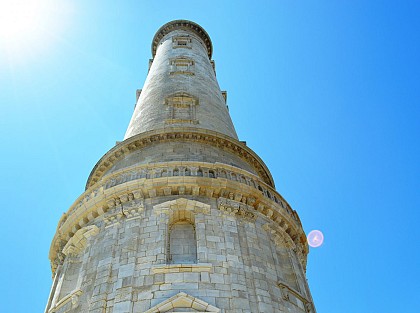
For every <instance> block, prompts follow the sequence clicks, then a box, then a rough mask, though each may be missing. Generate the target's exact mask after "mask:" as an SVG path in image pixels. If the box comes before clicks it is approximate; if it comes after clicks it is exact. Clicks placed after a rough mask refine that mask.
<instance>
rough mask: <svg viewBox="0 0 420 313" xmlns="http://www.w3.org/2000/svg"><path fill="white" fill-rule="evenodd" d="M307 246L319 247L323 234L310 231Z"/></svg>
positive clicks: (317, 231)
mask: <svg viewBox="0 0 420 313" xmlns="http://www.w3.org/2000/svg"><path fill="white" fill-rule="evenodd" d="M307 239H308V245H310V246H311V247H312V248H318V247H320V246H321V245H322V244H323V242H324V234H323V233H322V232H321V231H320V230H312V231H311V232H310V233H309V234H308V236H307Z"/></svg>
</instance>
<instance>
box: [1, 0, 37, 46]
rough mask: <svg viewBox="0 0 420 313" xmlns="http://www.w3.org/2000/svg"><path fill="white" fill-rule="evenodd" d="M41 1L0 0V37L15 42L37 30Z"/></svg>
mask: <svg viewBox="0 0 420 313" xmlns="http://www.w3.org/2000/svg"><path fill="white" fill-rule="evenodd" d="M42 4H43V1H31V0H29V1H28V0H26V1H23V0H0V38H1V40H2V42H11V43H12V42H17V41H21V40H24V39H25V37H29V36H30V35H31V34H34V33H37V32H39V27H40V26H41V21H42V18H43V17H44V16H43V14H44V12H43V5H42Z"/></svg>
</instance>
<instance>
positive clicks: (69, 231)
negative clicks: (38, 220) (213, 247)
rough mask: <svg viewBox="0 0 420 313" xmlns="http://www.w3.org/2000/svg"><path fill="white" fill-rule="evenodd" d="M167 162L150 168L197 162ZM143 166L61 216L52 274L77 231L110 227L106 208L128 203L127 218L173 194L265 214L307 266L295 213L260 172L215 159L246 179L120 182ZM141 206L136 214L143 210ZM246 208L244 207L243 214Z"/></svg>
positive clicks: (99, 187)
mask: <svg viewBox="0 0 420 313" xmlns="http://www.w3.org/2000/svg"><path fill="white" fill-rule="evenodd" d="M169 163H174V164H169ZM169 163H165V164H149V165H148V166H151V167H153V168H159V166H160V168H162V167H164V166H166V167H168V166H169V167H172V168H175V167H177V168H181V167H183V166H184V167H186V166H189V167H190V168H192V164H188V163H193V162H182V164H178V165H175V163H176V162H169ZM195 165H196V169H198V168H199V167H200V168H203V169H205V168H207V169H208V168H211V166H212V163H204V162H196V164H195ZM144 167H145V166H143V169H141V167H137V169H135V168H130V169H124V170H120V171H119V172H118V173H113V174H110V175H106V176H105V177H104V178H103V179H101V181H100V182H99V183H97V184H95V185H94V186H92V187H91V188H89V189H88V190H87V191H85V192H84V193H83V194H82V195H81V196H80V197H79V198H78V199H77V200H76V202H75V203H74V204H73V205H72V206H71V207H70V209H69V210H68V212H67V213H66V214H65V215H64V216H63V218H61V219H60V223H59V225H58V227H57V232H56V234H55V236H54V238H53V241H52V244H51V249H50V260H51V263H52V264H51V265H52V270H53V272H54V271H55V269H56V267H57V265H58V264H60V263H61V261H62V260H63V257H64V256H63V252H62V250H63V247H64V246H65V245H66V244H67V242H69V240H70V239H71V238H72V237H73V236H74V235H75V234H76V233H77V232H78V230H79V229H81V228H83V227H86V226H89V225H94V224H97V223H98V222H100V221H102V220H104V223H105V224H104V225H105V226H106V222H107V217H108V215H109V214H108V213H107V212H108V211H109V212H112V210H113V208H116V207H120V206H121V210H123V209H122V208H123V207H122V206H123V205H124V208H125V209H126V210H127V209H128V211H127V212H126V213H125V216H128V215H129V213H130V212H129V211H130V208H131V207H133V208H134V207H136V208H137V207H139V206H140V207H142V205H141V203H143V201H145V200H147V199H151V198H156V197H165V196H169V197H171V196H174V195H185V196H187V197H188V196H202V197H208V198H215V199H216V200H218V203H219V210H222V211H225V212H228V213H235V214H237V215H238V218H243V217H250V215H249V214H248V213H251V214H252V215H254V216H255V217H256V216H257V215H258V216H260V217H263V218H265V219H266V222H265V223H267V222H268V223H269V224H268V226H269V228H267V229H268V230H269V232H270V233H272V234H274V235H276V236H277V235H278V234H280V233H283V234H284V236H287V238H289V239H288V242H289V245H290V246H291V247H292V248H293V249H294V250H295V249H296V252H297V254H298V256H299V259H300V261H301V263H302V265H303V267H304V268H305V267H306V255H307V253H308V252H309V250H308V246H307V243H306V236H305V233H304V232H303V229H302V225H301V223H300V220H299V217H298V215H297V213H296V212H295V211H294V210H292V209H291V208H290V206H289V205H288V204H287V202H286V201H285V200H284V199H283V198H282V197H281V196H280V195H279V194H278V193H277V192H276V191H275V190H274V189H272V188H271V187H270V186H268V185H266V184H265V183H263V182H262V181H261V180H259V178H258V177H257V176H256V175H253V174H251V173H249V172H246V171H244V170H241V169H238V168H234V167H232V166H228V165H225V164H220V163H216V164H213V169H216V168H219V169H220V168H224V169H226V170H228V171H229V170H235V169H236V172H235V173H234V174H235V175H236V177H238V179H239V176H240V175H244V177H243V178H244V179H245V180H244V179H242V177H241V178H240V180H232V177H230V178H221V177H203V176H170V177H156V178H153V176H152V178H141V177H136V178H135V179H134V180H127V181H124V180H122V181H121V180H120V179H124V177H126V176H125V173H134V172H135V171H136V170H138V171H139V172H142V171H143V170H144ZM172 174H173V173H172ZM112 180H115V181H116V182H118V184H111V185H110V184H109V183H110V181H112ZM223 198H224V199H223ZM221 201H222V202H221ZM220 205H222V207H221V206H220ZM142 210H143V209H141V210H140V211H139V212H137V211H136V212H134V213H133V214H141V211H142ZM243 210H245V211H244V212H242V211H243ZM246 212H248V213H246ZM242 213H244V214H242ZM136 216H137V215H136ZM116 218H118V217H116ZM250 220H252V219H250ZM270 225H271V226H270Z"/></svg>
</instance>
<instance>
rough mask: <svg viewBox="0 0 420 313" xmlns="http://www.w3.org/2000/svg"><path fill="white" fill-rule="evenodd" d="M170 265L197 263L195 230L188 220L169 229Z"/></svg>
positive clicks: (176, 223)
mask: <svg viewBox="0 0 420 313" xmlns="http://www.w3.org/2000/svg"><path fill="white" fill-rule="evenodd" d="M168 259H169V260H168V261H169V262H168V263H172V264H180V263H197V241H196V237H195V228H194V225H193V224H191V223H190V222H189V221H187V220H181V221H177V222H175V223H173V224H172V225H171V226H170V228H169V254H168Z"/></svg>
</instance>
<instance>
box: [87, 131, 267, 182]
mask: <svg viewBox="0 0 420 313" xmlns="http://www.w3.org/2000/svg"><path fill="white" fill-rule="evenodd" d="M180 140H183V141H191V142H200V143H204V144H208V145H212V146H216V147H218V148H221V149H223V150H227V151H230V152H232V153H234V154H236V155H238V156H240V157H241V158H242V159H243V160H245V161H246V162H247V163H248V164H250V165H251V166H252V167H253V168H254V169H255V172H256V173H257V174H258V176H259V177H260V178H261V179H262V180H263V181H264V182H265V183H266V184H267V185H269V186H270V187H272V188H275V185H274V180H273V177H272V176H271V173H270V171H269V170H268V168H267V166H266V165H265V164H264V162H263V161H262V160H261V158H260V157H259V156H258V155H257V154H256V153H255V152H254V151H252V150H251V149H250V148H248V147H247V146H245V145H244V144H243V143H241V142H240V141H238V140H236V139H233V138H232V137H229V136H226V135H224V134H221V133H217V132H214V131H210V130H199V129H197V128H193V127H182V128H178V127H174V128H165V129H157V130H153V131H150V132H145V133H142V134H138V135H136V136H133V137H130V138H128V139H126V140H124V141H123V142H121V143H119V144H118V145H116V146H115V147H113V148H112V149H111V150H109V151H108V152H107V153H106V154H105V155H104V156H103V157H102V158H101V159H100V160H99V161H98V163H96V165H95V167H94V168H93V170H92V172H91V173H90V175H89V178H88V180H87V183H86V189H88V188H89V187H91V186H93V185H94V184H95V183H97V182H98V181H99V180H100V179H101V178H102V177H103V176H104V175H105V174H106V173H107V171H109V170H110V169H111V168H112V166H113V165H114V164H115V163H116V162H117V161H119V160H121V159H122V158H124V157H126V156H127V155H128V154H130V153H132V152H134V151H136V150H139V149H142V148H144V147H147V146H149V145H152V144H157V143H164V142H173V141H180ZM185 161H188V160H185Z"/></svg>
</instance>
